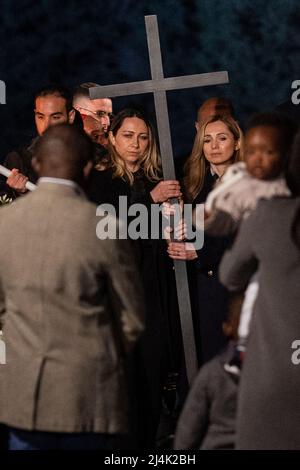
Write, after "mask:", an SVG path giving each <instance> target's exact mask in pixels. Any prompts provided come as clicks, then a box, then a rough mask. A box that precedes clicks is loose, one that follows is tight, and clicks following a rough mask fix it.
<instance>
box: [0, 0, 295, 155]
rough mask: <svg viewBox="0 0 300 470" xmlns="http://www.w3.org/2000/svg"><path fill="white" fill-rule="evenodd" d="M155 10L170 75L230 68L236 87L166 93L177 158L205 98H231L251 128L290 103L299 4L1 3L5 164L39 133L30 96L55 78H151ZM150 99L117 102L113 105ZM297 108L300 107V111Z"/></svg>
mask: <svg viewBox="0 0 300 470" xmlns="http://www.w3.org/2000/svg"><path fill="white" fill-rule="evenodd" d="M148 14H156V15H157V16H158V23H159V30H160V41H161V47H162V55H163V66H164V73H165V76H166V77H168V76H177V75H189V74H196V73H203V72H212V71H220V70H228V72H229V79H230V84H228V85H222V86H215V87H205V88H197V89H193V90H181V91H178V92H169V93H168V104H169V114H170V119H171V130H172V137H173V147H174V154H175V156H180V155H184V154H187V153H188V152H189V151H190V149H191V146H192V142H193V138H194V133H195V132H194V120H195V116H196V110H197V107H198V106H199V104H201V102H202V101H203V100H205V99H206V98H208V97H210V96H214V95H216V94H217V95H226V96H228V97H229V98H231V99H232V100H233V101H234V104H235V108H236V113H237V117H238V119H239V120H240V123H241V124H242V125H244V123H245V121H246V120H247V117H248V116H249V115H250V114H251V113H252V112H254V111H257V110H265V109H271V108H274V107H275V106H276V105H278V104H280V103H283V102H287V103H288V105H289V106H290V108H291V110H292V111H297V112H299V111H300V109H298V108H300V105H299V106H298V107H297V106H295V105H292V104H291V94H292V90H291V83H292V81H293V80H296V79H300V33H299V25H300V4H299V0H274V1H273V0H265V1H262V0H186V1H184V0H151V1H144V0H119V1H118V0H110V1H109V0H107V1H104V0H94V1H93V2H88V1H87V2H83V1H81V0H80V1H63V0H52V1H46V0H39V1H38V2H37V1H36V0H34V1H33V0H20V1H12V0H11V1H9V0H2V1H1V22H2V26H1V32H0V37H1V53H0V70H1V72H0V79H1V80H4V81H5V83H6V87H7V96H6V101H7V104H6V105H1V106H0V129H1V132H0V137H1V148H0V160H2V159H3V157H4V156H5V154H6V153H7V152H8V151H9V150H10V149H12V148H15V147H17V145H19V144H21V143H26V142H27V141H28V140H29V139H30V137H31V136H32V135H33V134H34V126H33V112H32V109H33V106H32V96H33V94H34V91H35V90H36V89H37V88H39V87H40V86H42V85H45V84H47V83H49V82H53V81H54V82H61V83H65V84H66V85H68V86H70V87H74V86H76V85H77V84H79V83H82V82H86V81H94V82H97V83H99V84H102V85H107V84H113V83H122V82H123V83H125V82H127V81H138V80H147V79H149V78H150V67H149V60H148V51H147V40H146V32H145V23H144V15H148ZM131 104H137V105H141V106H144V107H145V108H146V109H147V111H148V112H149V113H153V112H154V106H153V98H152V96H150V95H138V96H136V97H134V98H116V99H115V100H114V109H115V111H118V110H119V109H121V108H122V107H124V106H126V105H131ZM296 108H297V109H296Z"/></svg>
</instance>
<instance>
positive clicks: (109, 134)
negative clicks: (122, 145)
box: [108, 131, 116, 146]
mask: <svg viewBox="0 0 300 470" xmlns="http://www.w3.org/2000/svg"><path fill="white" fill-rule="evenodd" d="M108 138H109V141H110V142H111V144H112V145H113V146H115V145H116V139H115V136H114V135H113V133H112V131H109V133H108Z"/></svg>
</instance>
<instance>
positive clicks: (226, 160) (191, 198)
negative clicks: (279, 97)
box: [168, 116, 242, 365]
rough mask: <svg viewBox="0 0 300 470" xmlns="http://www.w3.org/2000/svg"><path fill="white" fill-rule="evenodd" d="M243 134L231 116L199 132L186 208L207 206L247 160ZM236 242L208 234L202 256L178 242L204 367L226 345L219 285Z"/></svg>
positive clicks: (175, 255)
mask: <svg viewBox="0 0 300 470" xmlns="http://www.w3.org/2000/svg"><path fill="white" fill-rule="evenodd" d="M241 141H242V132H241V130H240V128H239V126H238V124H237V123H236V121H235V120H234V119H233V118H232V117H230V116H213V117H210V118H208V119H207V120H206V121H204V123H203V124H202V126H201V127H199V129H198V131H197V135H196V138H195V142H194V146H193V149H192V153H191V155H190V157H189V158H188V160H187V162H186V165H185V177H184V192H185V198H186V202H188V203H192V205H193V206H195V205H196V204H203V203H204V202H205V201H206V198H207V196H208V194H209V192H210V191H211V190H212V188H213V187H214V184H215V182H216V181H217V180H218V179H219V178H221V177H222V176H223V174H224V173H225V171H226V169H227V168H228V166H229V165H231V164H232V163H235V162H237V161H238V160H240V159H241ZM230 243H231V238H230V237H212V236H209V235H206V234H205V237H204V245H203V247H202V248H201V249H200V250H197V251H196V250H191V249H189V250H187V249H186V245H185V244H184V243H176V242H172V243H169V245H168V253H169V256H170V257H171V258H172V259H178V260H185V261H189V263H188V273H189V285H190V293H191V303H192V310H193V319H194V328H195V339H196V346H197V353H198V361H199V364H200V365H202V364H204V363H205V362H207V361H209V360H210V359H212V358H213V357H214V356H215V355H216V354H218V353H219V352H220V350H221V349H222V348H223V347H224V346H225V345H226V342H227V340H226V338H225V336H224V334H223V331H222V323H223V321H224V320H225V318H226V313H227V304H228V292H227V290H226V288H225V287H224V286H223V285H222V284H221V283H220V282H219V278H218V266H219V263H220V261H221V258H222V256H223V253H224V251H225V250H226V248H227V247H228V245H229V244H230Z"/></svg>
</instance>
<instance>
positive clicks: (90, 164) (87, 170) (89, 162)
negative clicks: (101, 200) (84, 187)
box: [83, 160, 94, 179]
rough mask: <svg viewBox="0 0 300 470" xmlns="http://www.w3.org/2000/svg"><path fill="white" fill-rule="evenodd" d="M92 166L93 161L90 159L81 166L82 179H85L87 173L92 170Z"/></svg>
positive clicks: (87, 175)
mask: <svg viewBox="0 0 300 470" xmlns="http://www.w3.org/2000/svg"><path fill="white" fill-rule="evenodd" d="M93 167H94V163H93V162H92V160H89V161H88V162H87V163H86V164H85V166H84V167H83V176H84V179H87V178H88V177H89V174H90V172H91V171H92V169H93Z"/></svg>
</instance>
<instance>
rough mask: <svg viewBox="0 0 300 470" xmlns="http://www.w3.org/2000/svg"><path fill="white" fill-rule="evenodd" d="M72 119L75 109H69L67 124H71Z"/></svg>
mask: <svg viewBox="0 0 300 470" xmlns="http://www.w3.org/2000/svg"><path fill="white" fill-rule="evenodd" d="M74 119H75V109H71V111H69V114H68V121H69V124H73V122H74Z"/></svg>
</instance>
